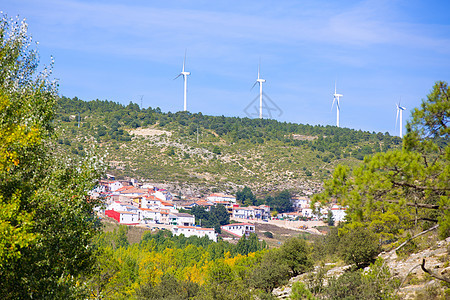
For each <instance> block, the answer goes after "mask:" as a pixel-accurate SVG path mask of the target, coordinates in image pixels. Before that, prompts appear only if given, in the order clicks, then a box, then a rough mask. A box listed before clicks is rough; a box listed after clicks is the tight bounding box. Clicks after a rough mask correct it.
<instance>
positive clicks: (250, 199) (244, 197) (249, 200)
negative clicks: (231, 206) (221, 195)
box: [236, 186, 256, 206]
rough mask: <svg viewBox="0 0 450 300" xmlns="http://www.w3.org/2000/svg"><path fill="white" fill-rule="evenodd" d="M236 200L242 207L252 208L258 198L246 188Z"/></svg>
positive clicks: (237, 195) (238, 193)
mask: <svg viewBox="0 0 450 300" xmlns="http://www.w3.org/2000/svg"><path fill="white" fill-rule="evenodd" d="M236 200H237V201H239V202H240V203H241V204H242V205H245V206H250V205H254V204H255V202H256V197H255V195H253V193H252V190H251V189H250V188H249V187H247V186H246V187H244V188H243V189H242V191H238V192H237V193H236Z"/></svg>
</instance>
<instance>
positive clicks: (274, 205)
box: [266, 190, 292, 212]
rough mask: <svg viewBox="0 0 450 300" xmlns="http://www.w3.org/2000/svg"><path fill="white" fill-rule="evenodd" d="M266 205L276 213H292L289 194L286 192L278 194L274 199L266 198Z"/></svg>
mask: <svg viewBox="0 0 450 300" xmlns="http://www.w3.org/2000/svg"><path fill="white" fill-rule="evenodd" d="M266 204H267V205H269V206H270V208H271V209H274V210H276V211H278V212H288V211H292V202H291V193H290V192H289V191H288V190H284V191H281V192H279V193H278V194H277V195H275V197H270V196H269V197H267V198H266Z"/></svg>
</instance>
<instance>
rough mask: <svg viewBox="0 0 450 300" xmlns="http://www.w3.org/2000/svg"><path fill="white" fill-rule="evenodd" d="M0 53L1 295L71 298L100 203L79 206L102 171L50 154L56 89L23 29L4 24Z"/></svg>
mask: <svg viewBox="0 0 450 300" xmlns="http://www.w3.org/2000/svg"><path fill="white" fill-rule="evenodd" d="M0 47H1V48H0V279H1V280H0V294H1V295H2V298H3V299H30V298H33V299H46V298H47V299H48V298H54V299H58V298H59V299H60V298H66V299H71V298H77V297H76V296H75V294H76V293H74V292H73V288H74V286H75V284H76V278H78V277H80V276H85V275H87V274H89V272H90V271H91V270H92V266H93V263H94V262H95V255H94V254H95V249H94V248H93V247H92V243H91V242H92V238H93V237H94V236H95V235H96V234H97V233H99V231H100V229H101V227H100V223H99V222H98V220H97V218H96V216H95V215H94V212H93V208H94V207H95V206H97V205H98V204H99V202H98V201H96V200H93V199H92V200H90V201H86V199H88V198H87V191H89V190H90V189H92V188H93V186H94V183H95V180H96V179H97V178H98V177H99V176H101V171H102V170H101V169H100V168H99V167H101V165H98V166H96V164H98V161H97V160H96V159H94V157H90V158H89V159H82V160H78V161H70V160H67V159H66V157H64V156H59V155H58V153H55V152H54V151H53V139H52V135H53V127H52V123H51V120H52V119H53V117H54V112H55V111H54V107H55V104H56V102H57V97H56V94H57V93H56V83H54V82H52V81H50V78H49V75H50V69H44V70H43V71H42V72H39V70H38V69H37V62H38V56H37V53H36V51H35V50H34V48H33V46H32V45H31V38H30V37H28V36H27V26H26V23H24V22H23V21H22V22H21V21H20V20H19V19H11V20H9V19H8V18H7V17H6V16H3V17H2V19H1V20H0Z"/></svg>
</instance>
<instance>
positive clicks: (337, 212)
mask: <svg viewBox="0 0 450 300" xmlns="http://www.w3.org/2000/svg"><path fill="white" fill-rule="evenodd" d="M345 210H346V208H345V207H341V206H338V205H333V206H332V207H331V213H332V214H333V219H334V221H335V222H343V221H345V215H346V212H345Z"/></svg>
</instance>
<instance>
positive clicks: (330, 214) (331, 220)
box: [327, 210, 334, 226]
mask: <svg viewBox="0 0 450 300" xmlns="http://www.w3.org/2000/svg"><path fill="white" fill-rule="evenodd" d="M327 224H328V226H334V217H333V212H332V211H331V210H328V214H327Z"/></svg>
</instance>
